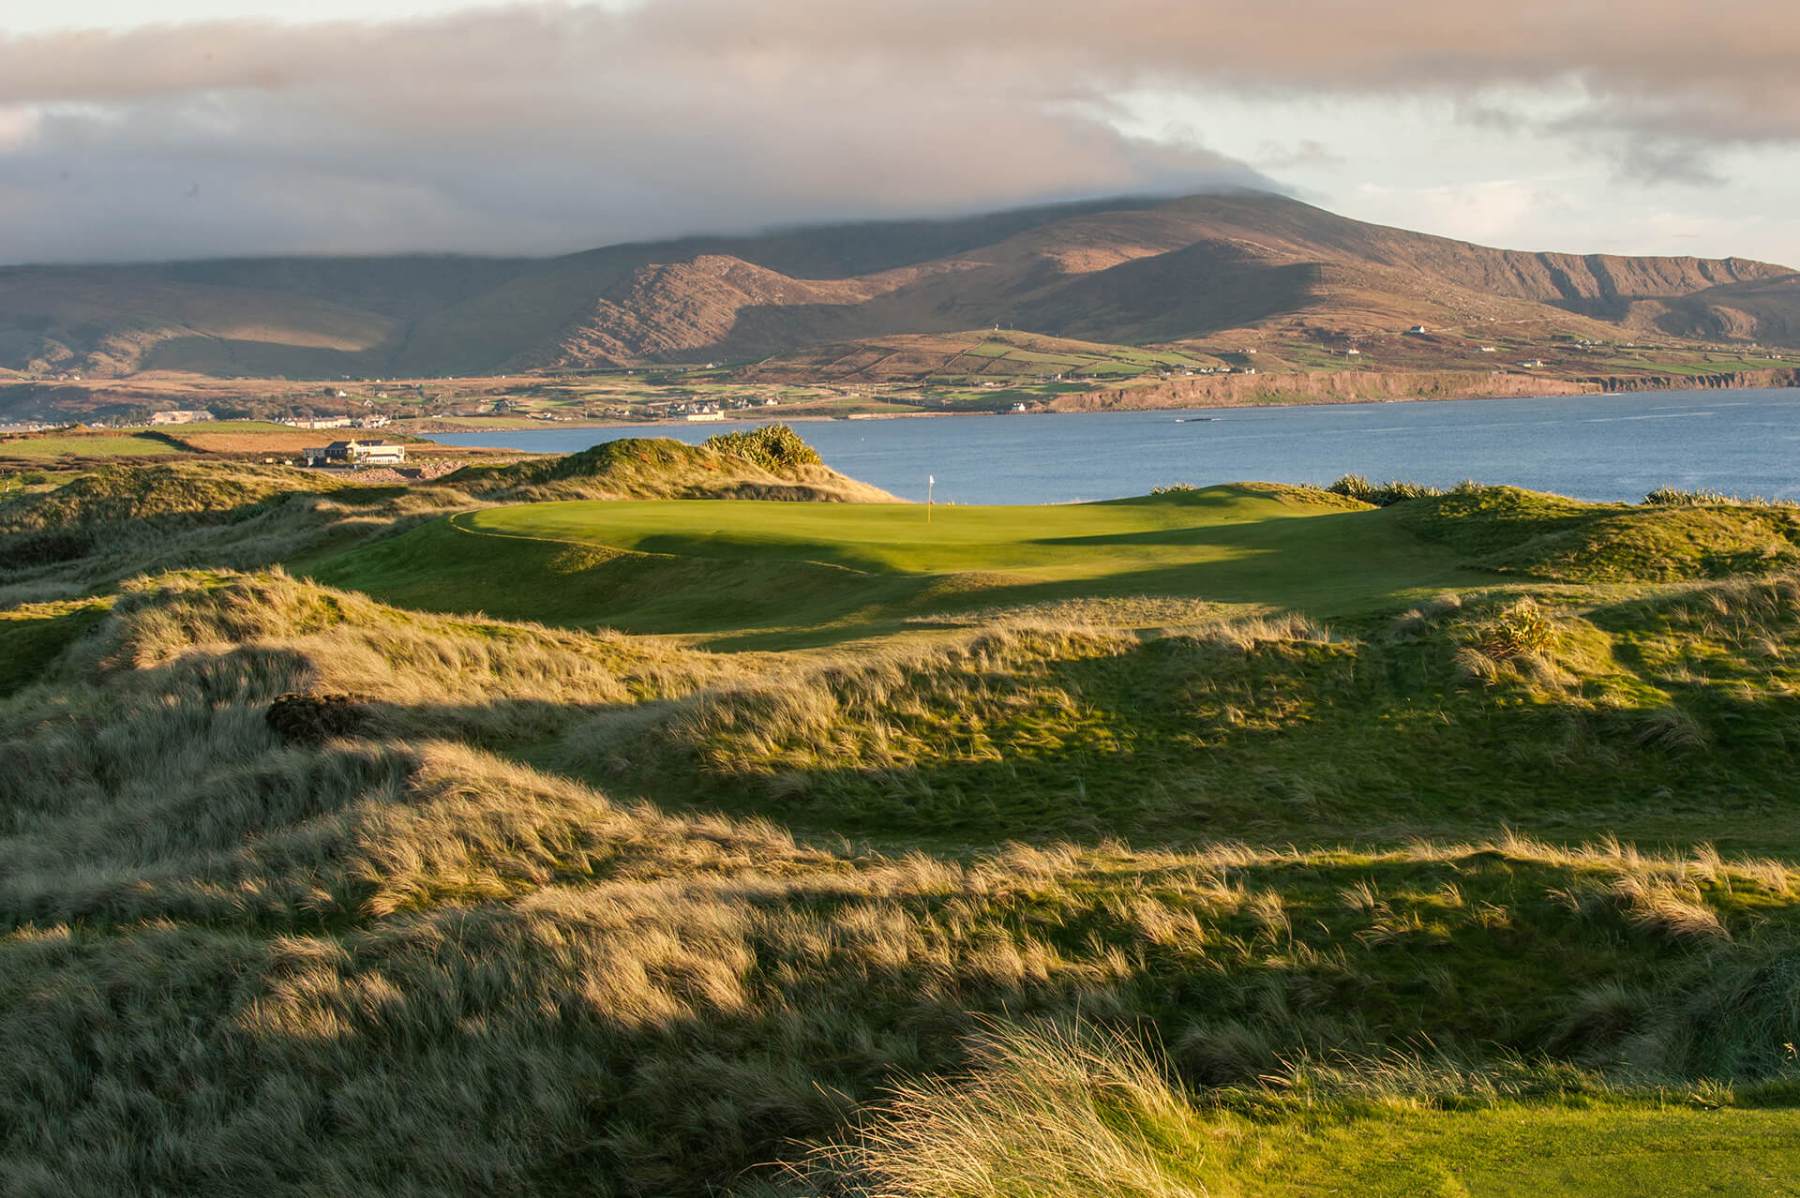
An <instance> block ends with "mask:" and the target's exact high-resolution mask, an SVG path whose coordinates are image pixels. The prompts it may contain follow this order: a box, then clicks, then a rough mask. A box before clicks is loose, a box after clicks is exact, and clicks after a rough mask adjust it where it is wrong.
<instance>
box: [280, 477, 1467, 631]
mask: <svg viewBox="0 0 1800 1198" xmlns="http://www.w3.org/2000/svg"><path fill="white" fill-rule="evenodd" d="M427 562H429V563H430V567H431V568H430V569H429V570H427V569H424V568H422V567H423V566H424V565H425V564H426V563H427ZM312 572H313V573H314V574H315V575H316V576H317V577H319V578H321V579H322V580H325V581H329V582H332V583H333V584H336V585H343V586H352V587H355V588H357V589H360V590H365V591H367V592H369V593H370V594H373V595H375V596H377V597H379V598H382V599H385V600H388V601H390V602H396V603H401V604H405V605H407V606H412V607H422V608H427V609H432V610H473V609H478V610H481V611H485V612H488V613H490V614H496V615H501V614H503V615H507V616H514V617H519V618H527V619H536V620H543V621H548V622H553V623H567V624H575V625H596V624H611V625H613V626H615V627H619V628H623V629H627V630H630V631H638V632H662V633H694V632H700V633H726V634H743V633H748V632H752V631H759V632H762V633H777V632H782V631H784V630H786V631H790V632H794V633H795V634H798V632H797V630H801V629H805V630H806V635H807V636H810V637H812V638H813V639H815V640H819V641H821V642H823V641H825V640H831V639H842V638H843V637H844V636H846V635H862V634H865V633H871V632H879V631H883V630H885V629H887V628H889V627H891V626H892V625H893V624H894V622H895V621H898V620H901V619H907V618H912V619H915V620H916V619H918V618H920V617H923V616H925V615H927V614H930V613H940V612H958V611H974V610H979V609H982V608H988V607H997V606H1019V605H1025V604H1039V603H1054V602H1059V601H1065V600H1074V599H1092V598H1113V599H1119V598H1131V597H1140V596H1142V597H1153V598H1159V599H1172V598H1173V599H1189V600H1197V601H1203V602H1216V603H1226V604H1251V605H1257V606H1260V607H1271V608H1292V609H1296V610H1300V611H1304V612H1306V613H1308V614H1310V615H1314V616H1319V617H1340V616H1346V615H1355V614H1358V613H1362V612H1366V611H1370V610H1376V609H1380V608H1384V607H1388V606H1392V605H1394V604H1397V603H1402V602H1405V601H1406V600H1407V599H1408V598H1409V597H1411V596H1413V595H1415V594H1418V593H1424V592H1429V591H1432V590H1435V589H1441V588H1445V587H1457V586H1471V585H1482V584H1484V583H1491V582H1492V581H1494V580H1493V578H1492V577H1491V576H1489V575H1485V574H1481V573H1478V572H1475V571H1470V570H1467V569H1463V568H1460V567H1459V566H1458V565H1457V564H1456V558H1455V556H1454V555H1453V554H1452V553H1451V552H1450V551H1448V550H1446V549H1445V548H1444V547H1442V546H1439V545H1433V544H1430V543H1428V542H1425V541H1422V540H1420V539H1419V538H1417V537H1416V536H1414V535H1413V534H1412V533H1410V532H1409V531H1407V530H1406V529H1405V528H1404V527H1402V526H1401V524H1400V523H1399V522H1398V521H1396V520H1394V519H1393V518H1392V517H1391V514H1390V513H1388V512H1385V511H1380V510H1374V509H1368V508H1363V507H1361V506H1360V505H1355V504H1350V503H1346V502H1344V501H1342V500H1339V499H1337V498H1336V497H1335V496H1328V495H1325V494H1323V493H1321V492H1317V491H1306V490H1300V489H1297V488H1285V487H1276V486H1269V485H1263V484H1239V485H1232V486H1221V487H1212V488H1208V489H1206V490H1202V491H1187V492H1179V493H1175V494H1171V495H1162V496H1154V497H1148V498H1143V499H1133V500H1122V501H1115V502H1109V503H1093V504H1066V505H1053V506H1035V507H1034V506H1019V507H942V506H940V507H938V508H936V509H935V510H933V511H929V512H928V511H927V510H926V508H925V507H923V506H920V505H916V504H809V503H781V502H758V501H747V500H672V501H590V500H580V501H569V502H551V503H536V504H524V505H516V506H508V507H499V508H489V509H483V510H480V511H475V512H466V513H463V514H461V515H458V516H454V517H451V518H450V519H449V520H447V521H440V522H436V523H433V524H429V525H425V526H422V527H421V528H419V529H415V530H413V531H411V532H409V533H406V534H404V535H402V536H399V537H395V538H392V539H391V540H388V541H383V542H378V543H375V544H372V545H369V546H367V547H364V548H360V549H357V550H353V551H351V552H350V553H348V554H345V555H343V556H341V557H338V558H334V559H331V560H329V561H326V562H324V563H320V564H319V565H318V566H317V567H316V569H314V570H313V571H312Z"/></svg>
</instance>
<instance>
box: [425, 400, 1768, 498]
mask: <svg viewBox="0 0 1800 1198" xmlns="http://www.w3.org/2000/svg"><path fill="white" fill-rule="evenodd" d="M754 427H756V425H755V424H736V423H732V422H729V421H728V422H725V423H721V424H683V425H654V426H651V425H644V426H637V427H633V428H544V429H521V430H516V431H499V430H496V431H493V432H482V433H456V434H448V433H447V434H442V435H439V436H436V437H434V438H433V440H437V441H441V442H444V443H446V444H452V445H486V446H496V447H501V448H509V449H524V450H536V451H542V452H559V453H566V452H571V451H574V450H579V449H585V448H587V447H588V446H590V445H595V444H598V443H599V442H601V441H610V440H614V439H616V438H619V437H652V436H655V437H677V438H679V439H681V440H683V441H693V442H698V441H703V440H705V439H706V438H707V437H710V436H714V435H716V434H718V433H721V432H726V431H729V430H731V429H734V428H754ZM795 427H796V428H797V429H798V431H799V432H800V434H801V435H802V436H804V437H805V438H806V439H807V440H808V441H810V442H811V443H812V444H813V445H814V446H816V447H817V448H818V450H819V452H820V453H821V454H822V455H823V456H824V458H825V460H826V461H827V462H828V463H830V464H831V465H832V466H834V467H836V468H837V469H839V470H841V471H843V472H844V473H846V474H849V475H851V476H853V477H855V478H859V479H862V480H863V481H865V482H869V483H873V484H874V485H876V486H878V487H882V488H884V489H885V490H888V491H892V492H893V493H894V494H896V495H900V496H903V497H905V498H909V499H924V498H925V489H926V479H927V478H928V477H931V476H935V477H936V479H937V486H936V497H937V499H938V500H939V501H940V502H946V503H984V504H985V503H1069V502H1078V501H1081V500H1092V499H1113V498H1118V497H1120V496H1125V495H1141V494H1143V493H1145V492H1147V491H1149V490H1150V489H1151V488H1152V487H1156V486H1160V485H1165V484H1168V483H1178V482H1185V483H1195V484H1207V483H1219V482H1232V481H1238V480H1245V479H1262V480H1267V481H1272V482H1291V483H1329V482H1330V481H1332V480H1333V479H1335V478H1337V477H1338V476H1339V475H1342V474H1346V473H1356V474H1363V475H1367V476H1368V477H1370V478H1372V479H1375V480H1377V481H1382V480H1387V479H1406V480H1409V481H1412V482H1421V483H1433V484H1437V485H1441V486H1448V485H1451V484H1454V483H1457V482H1460V481H1461V480H1463V479H1475V480H1476V481H1478V482H1484V483H1511V484H1515V485H1517V486H1522V487H1530V488H1533V489H1536V490H1543V491H1555V492H1558V493H1560V494H1563V495H1569V496H1572V497H1575V498H1579V499H1595V500H1637V499H1641V498H1643V496H1644V494H1645V492H1647V491H1650V490H1652V489H1654V488H1656V487H1660V486H1675V487H1704V488H1707V489H1711V490H1717V491H1724V492H1727V493H1730V494H1734V495H1741V496H1745V497H1749V496H1763V497H1767V498H1781V499H1800V389H1786V390H1766V391H1659V392H1651V393H1642V394H1635V395H1605V396H1601V395H1591V396H1561V397H1556V398H1546V399H1483V400H1449V401H1441V402H1440V401H1427V402H1411V403H1375V404H1332V405H1319V406H1304V407H1281V408H1225V409H1208V410H1206V411H1199V412H1106V413H1093V414H1079V415H1075V414H1071V415H1016V416H1014V415H1004V416H945V417H935V418H923V419H920V418H903V419H896V420H826V421H808V422H804V423H799V424H796V426H795Z"/></svg>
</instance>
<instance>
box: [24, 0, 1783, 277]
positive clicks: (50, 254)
mask: <svg viewBox="0 0 1800 1198" xmlns="http://www.w3.org/2000/svg"><path fill="white" fill-rule="evenodd" d="M1355 7H1356V8H1357V9H1365V6H1355ZM1732 7H1733V10H1734V12H1733V19H1732V20H1731V21H1729V22H1725V21H1721V22H1717V26H1718V27H1716V28H1715V27H1713V26H1708V27H1707V28H1706V29H1705V30H1704V32H1703V34H1697V33H1696V31H1695V29H1694V28H1693V17H1692V12H1693V10H1692V8H1691V5H1688V4H1685V3H1675V2H1674V0H1643V2H1641V3H1639V4H1637V5H1634V6H1633V7H1632V8H1631V10H1630V11H1629V12H1628V13H1625V14H1622V15H1617V16H1615V15H1613V12H1611V11H1609V10H1613V6H1611V5H1601V4H1597V3H1581V2H1579V0H1576V2H1574V3H1571V2H1570V0H1561V2H1559V3H1554V4H1553V3H1549V2H1547V0H1522V2H1521V3H1515V4H1514V5H1512V6H1511V8H1510V10H1509V11H1508V12H1507V13H1506V14H1504V15H1503V16H1497V15H1495V13H1496V10H1495V9H1494V8H1493V6H1492V5H1490V4H1480V5H1476V4H1473V3H1470V2H1468V0H1437V2H1436V3H1425V2H1423V0H1396V2H1394V3H1389V4H1385V5H1382V6H1366V10H1365V11H1355V12H1352V11H1351V8H1352V6H1345V5H1331V6H1325V5H1321V4H1318V3H1316V2H1306V0H1266V2H1264V3H1261V4H1258V5H1256V6H1245V5H1242V4H1239V3H1227V2H1226V0H1198V2H1183V0H1114V2H1112V3H1108V4H1103V5H1095V4H1090V3H1082V4H1075V3H1069V2H1066V0H1051V2H1045V0H990V2H988V3H983V4H976V5H969V4H966V3H961V2H958V3H951V2H950V0H914V2H913V3H902V4H887V5H862V4H851V3H842V2H831V3H828V2H826V0H660V2H658V0H651V2H649V3H647V4H645V5H643V6H642V7H639V8H636V9H632V10H628V11H625V12H617V11H610V10H606V9H600V8H593V7H583V6H566V5H546V6H530V7H516V6H515V7H509V8H498V9H492V10H487V11H481V12H475V13H464V14H459V15H456V16H451V17H446V18H442V19H437V20H429V21H415V22H396V23H386V24H355V23H336V24H318V25H300V26H279V25H271V24H265V23H255V22H215V23H209V24H205V25H196V26H160V27H149V28H144V29H138V30H128V31H123V32H113V33H106V32H87V33H70V34H51V35H43V36H38V37H24V38H12V39H5V38H0V260H18V259H37V260H42V259H49V258H70V257H75V258H106V257H145V256H174V255H185V254H203V253H249V252H262V251H324V250H334V251H352V252H355V251H385V250H396V249H434V248H442V249H460V250H502V251H530V252H541V251H550V250H558V249H568V248H577V247H580V246H584V245H589V244H597V243H600V242H603V241H609V240H618V239H623V238H631V237H646V236H659V235H667V234H675V233H679V232H684V231H690V230H693V229H698V228H707V229H712V228H747V227H753V226H757V225H762V224H767V223H772V222H791V221H796V220H805V219H821V218H835V217H856V216H872V215H889V214H913V213H943V212H953V211H964V210H970V209H975V208H981V207H987V206H994V205H1002V204H1009V203H1016V202H1023V201H1029V200H1038V199H1051V198H1064V197H1070V196H1077V195H1093V194H1107V193H1117V192H1126V191H1171V190H1178V189H1201V188H1205V187H1208V186H1218V185H1228V184H1243V183H1252V184H1255V183H1266V180H1263V179H1262V178H1261V177H1260V176H1259V175H1258V174H1257V173H1256V172H1255V171H1254V170H1252V169H1251V168H1250V167H1248V166H1246V165H1244V164H1242V163H1237V162H1233V161H1230V160H1227V159H1225V158H1222V157H1221V156H1219V155H1217V154H1213V153H1210V152H1208V151H1206V150H1205V149H1203V148H1199V147H1196V146H1190V145H1175V144H1165V143H1152V142H1146V141H1142V140H1133V139H1131V138H1128V137H1125V136H1123V135H1121V134H1120V133H1119V132H1118V131H1117V130H1116V129H1114V128H1113V127H1111V125H1110V124H1109V123H1108V120H1107V114H1108V111H1109V106H1110V100H1109V98H1110V97H1111V96H1114V95H1117V94H1119V93H1121V92H1123V91H1125V90H1128V89H1132V88H1142V87H1172V88H1177V89H1179V88H1184V87H1195V88H1201V87H1204V88H1213V89H1217V88H1226V89H1235V90H1239V91H1242V92H1247V93H1256V92H1264V91H1276V92H1281V93H1285V94H1292V93H1296V92H1299V93H1340V94H1341V93H1355V94H1374V95H1380V94H1395V95H1400V94H1418V93H1433V94H1447V95H1451V96H1453V97H1457V98H1465V99H1468V100H1469V102H1470V108H1469V111H1471V112H1481V113H1484V114H1486V115H1485V116H1484V118H1483V119H1489V120H1494V119H1501V117H1500V116H1498V115H1496V113H1497V112H1503V110H1494V111H1493V112H1490V111H1489V109H1488V108H1487V107H1483V106H1484V105H1490V104H1491V102H1490V101H1488V100H1485V99H1482V96H1483V94H1484V89H1488V88H1493V87H1520V86H1523V87H1526V88H1529V87H1532V86H1535V85H1542V84H1555V85H1557V86H1559V87H1570V86H1573V87H1575V88H1577V89H1579V92H1580V94H1582V95H1584V96H1586V97H1587V105H1588V108H1587V109H1586V110H1585V111H1584V113H1583V114H1580V115H1578V116H1577V117H1576V118H1574V124H1575V125H1576V126H1578V128H1577V129H1576V130H1575V132H1576V135H1578V136H1585V135H1587V134H1588V132H1592V133H1593V134H1594V135H1596V136H1602V137H1606V138H1610V139H1612V144H1613V145H1614V146H1615V148H1616V149H1617V151H1618V152H1619V153H1621V154H1622V155H1623V156H1624V157H1623V159H1622V161H1624V162H1625V164H1626V167H1627V169H1631V170H1634V171H1635V172H1636V173H1637V174H1638V175H1639V177H1646V178H1648V177H1668V175H1669V172H1670V168H1671V167H1675V166H1679V165H1680V164H1681V162H1682V161H1683V159H1682V157H1681V155H1680V153H1679V149H1680V147H1683V146H1687V145H1692V144H1698V143H1700V142H1702V141H1715V142H1716V141H1735V142H1753V141H1787V140H1794V139H1800V80H1796V78H1795V77H1794V76H1793V74H1792V72H1791V68H1790V67H1789V65H1788V64H1789V63H1791V62H1792V61H1793V59H1794V55H1795V53H1796V52H1800V22H1795V21H1793V20H1792V18H1791V15H1790V13H1789V10H1788V0H1782V2H1780V3H1776V2H1773V0H1738V2H1737V3H1735V4H1734V5H1733V6H1732ZM1613 11H1616V10H1613ZM1702 42H1705V43H1707V44H1701V43H1702ZM1584 123H1586V124H1591V126H1592V129H1591V130H1588V131H1584V130H1582V129H1580V128H1579V126H1581V125H1583V124H1584ZM1200 132H1201V134H1202V139H1203V138H1204V133H1205V130H1204V129H1202V130H1201V131H1200ZM1633 154H1635V155H1637V157H1636V158H1635V159H1634V158H1633V157H1632V155H1633ZM1659 155H1660V157H1659ZM1659 163H1660V164H1661V165H1660V168H1659V166H1658V164H1659ZM1634 164H1635V165H1634ZM196 185H198V190H197V192H196V190H195V188H196Z"/></svg>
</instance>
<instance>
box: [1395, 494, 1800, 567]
mask: <svg viewBox="0 0 1800 1198" xmlns="http://www.w3.org/2000/svg"><path fill="white" fill-rule="evenodd" d="M1395 510H1396V512H1397V514H1399V515H1400V517H1401V518H1402V519H1403V520H1404V522H1405V523H1406V525H1407V527H1409V528H1411V529H1412V530H1413V531H1414V532H1415V533H1417V534H1418V535H1419V536H1420V537H1423V538H1426V539H1429V540H1432V541H1436V542H1439V543H1441V544H1444V545H1448V546H1451V547H1452V548H1454V549H1455V550H1456V552H1457V553H1458V554H1459V555H1461V557H1462V560H1463V562H1464V563H1465V564H1467V565H1469V566H1473V567H1477V568H1480V569H1485V570H1494V571H1497V572H1500V573H1506V574H1517V575H1522V576H1528V577H1532V578H1544V579H1554V580H1557V581H1563V582H1642V581H1649V582H1669V581H1676V580H1682V579H1699V578H1724V577H1727V576H1730V575H1733V574H1743V573H1756V572H1766V571H1773V570H1780V569H1788V568H1791V567H1792V566H1794V565H1795V564H1797V563H1800V508H1795V507H1784V506H1761V505H1753V504H1741V503H1731V502H1713V503H1687V504H1651V505H1646V506H1641V507H1639V506H1630V505H1626V504H1594V503H1580V502H1577V501H1575V500H1572V499H1564V498H1562V497H1561V496H1558V495H1546V494H1543V493H1540V492H1536V491H1525V490H1521V489H1519V488H1517V487H1461V488H1458V489H1457V490H1455V491H1452V492H1450V493H1448V494H1445V495H1439V496H1431V497H1425V498H1420V499H1414V500H1411V501H1408V502H1406V503H1403V504H1400V505H1399V506H1397V507H1396V509H1395Z"/></svg>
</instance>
